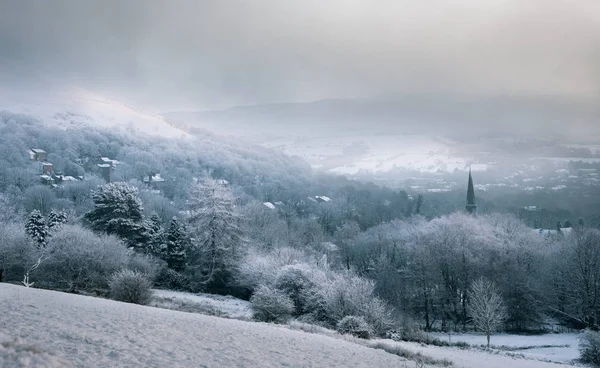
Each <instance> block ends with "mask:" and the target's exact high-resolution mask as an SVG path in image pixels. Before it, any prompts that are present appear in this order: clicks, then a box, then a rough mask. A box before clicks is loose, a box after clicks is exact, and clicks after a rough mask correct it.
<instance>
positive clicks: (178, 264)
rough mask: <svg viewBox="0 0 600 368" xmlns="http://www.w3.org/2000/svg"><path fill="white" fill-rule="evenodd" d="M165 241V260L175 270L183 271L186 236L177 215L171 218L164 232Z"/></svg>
mask: <svg viewBox="0 0 600 368" xmlns="http://www.w3.org/2000/svg"><path fill="white" fill-rule="evenodd" d="M166 243H167V250H166V252H167V254H166V260H167V264H168V265H169V268H171V269H173V270H175V271H183V269H184V268H185V261H186V249H185V248H186V236H185V233H184V231H183V229H182V228H181V225H180V224H179V221H178V220H177V217H173V218H172V219H171V223H170V224H169V230H168V231H167V234H166Z"/></svg>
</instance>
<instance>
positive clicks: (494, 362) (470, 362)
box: [382, 340, 575, 368]
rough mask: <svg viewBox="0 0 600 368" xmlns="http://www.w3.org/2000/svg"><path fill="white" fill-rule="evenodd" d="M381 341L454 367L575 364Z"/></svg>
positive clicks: (556, 367) (558, 367)
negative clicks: (446, 361) (448, 362)
mask: <svg viewBox="0 0 600 368" xmlns="http://www.w3.org/2000/svg"><path fill="white" fill-rule="evenodd" d="M382 342H383V343H386V344H389V345H391V346H394V345H396V346H400V347H402V348H405V349H408V350H411V351H415V352H419V353H421V354H423V355H427V356H430V357H433V358H436V359H442V358H444V359H448V360H450V361H451V362H452V363H453V366H454V367H461V368H561V367H563V368H566V367H572V366H573V365H575V364H570V363H557V362H548V361H542V360H536V359H529V358H527V359H525V358H524V357H522V356H521V355H520V353H521V351H516V352H502V351H498V350H491V351H483V350H476V349H458V348H450V347H438V346H432V345H423V344H419V343H414V342H394V341H391V340H382Z"/></svg>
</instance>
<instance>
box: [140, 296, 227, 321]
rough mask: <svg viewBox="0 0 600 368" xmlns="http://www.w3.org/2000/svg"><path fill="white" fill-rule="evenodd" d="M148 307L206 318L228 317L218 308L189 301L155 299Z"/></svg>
mask: <svg viewBox="0 0 600 368" xmlns="http://www.w3.org/2000/svg"><path fill="white" fill-rule="evenodd" d="M150 306H152V307H156V308H163V309H171V310H176V311H179V312H187V313H198V314H205V315H207V316H215V317H222V318H227V317H228V316H227V314H226V313H223V312H222V311H220V310H219V309H218V308H215V307H214V306H212V305H209V304H200V303H194V302H191V301H187V300H182V299H175V298H162V297H155V298H154V299H153V300H152V302H150Z"/></svg>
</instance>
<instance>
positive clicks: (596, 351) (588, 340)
mask: <svg viewBox="0 0 600 368" xmlns="http://www.w3.org/2000/svg"><path fill="white" fill-rule="evenodd" d="M579 353H580V354H581V361H582V362H584V363H590V364H600V333H598V332H592V331H586V332H585V334H584V335H583V336H582V337H581V339H580V340H579Z"/></svg>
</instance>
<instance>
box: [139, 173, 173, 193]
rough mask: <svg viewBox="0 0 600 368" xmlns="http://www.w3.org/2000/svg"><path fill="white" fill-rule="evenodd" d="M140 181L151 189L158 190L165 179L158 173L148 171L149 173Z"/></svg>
mask: <svg viewBox="0 0 600 368" xmlns="http://www.w3.org/2000/svg"><path fill="white" fill-rule="evenodd" d="M142 181H143V182H144V183H145V184H146V185H148V186H149V187H151V188H152V189H156V190H158V189H160V188H161V186H162V184H164V183H165V182H166V181H167V180H166V179H165V178H163V177H162V176H160V174H157V173H150V175H148V176H144V177H143V178H142Z"/></svg>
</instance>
